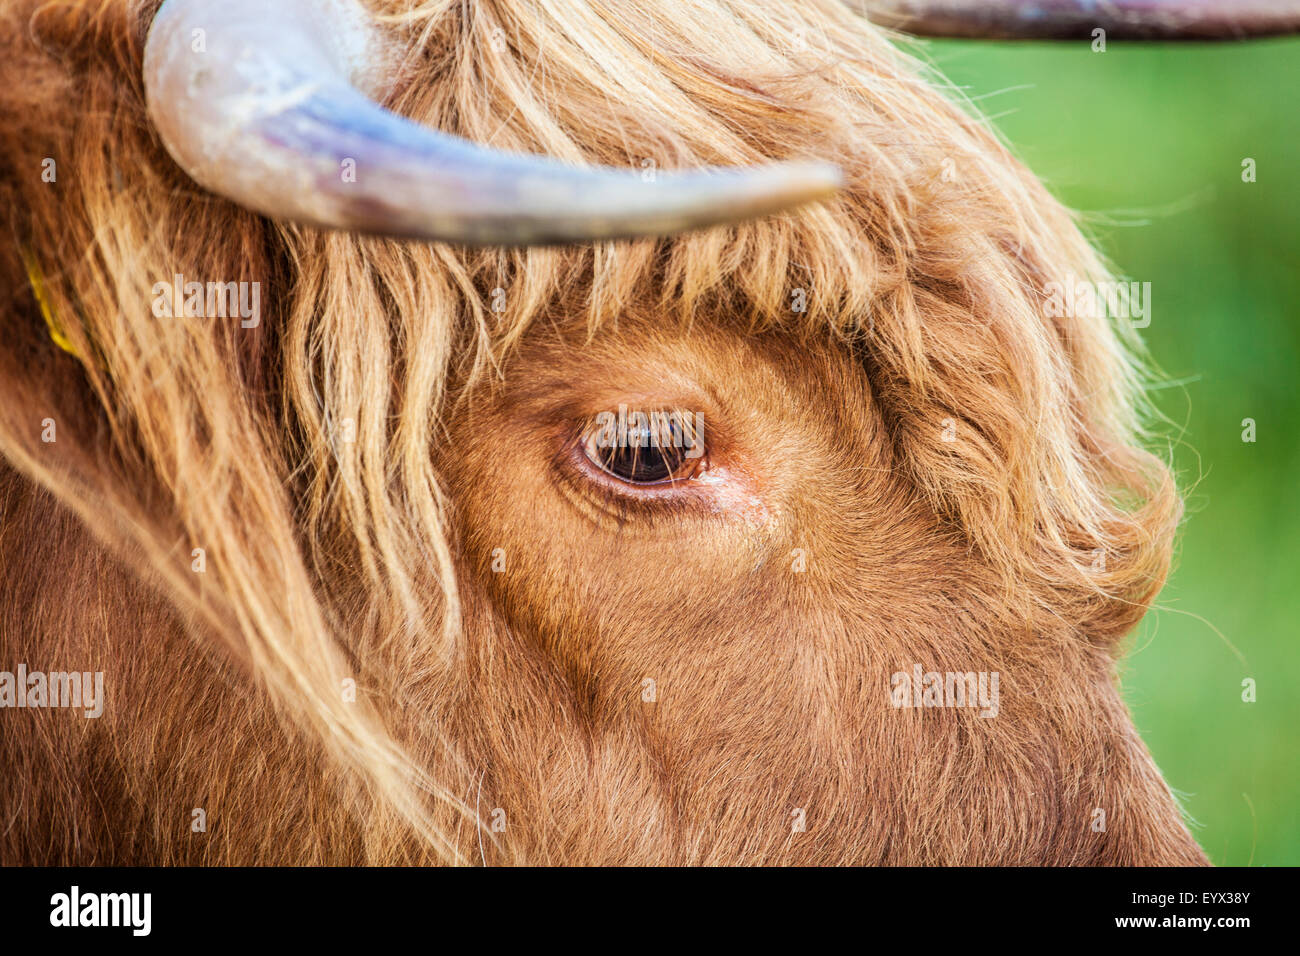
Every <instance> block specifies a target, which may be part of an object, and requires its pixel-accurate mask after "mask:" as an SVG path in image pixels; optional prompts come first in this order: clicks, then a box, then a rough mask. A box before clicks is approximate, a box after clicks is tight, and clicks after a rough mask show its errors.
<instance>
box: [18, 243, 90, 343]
mask: <svg viewBox="0 0 1300 956" xmlns="http://www.w3.org/2000/svg"><path fill="white" fill-rule="evenodd" d="M22 254H23V263H24V265H26V266H27V279H28V281H29V282H31V284H32V292H33V293H35V295H36V304H37V305H39V306H40V307H41V318H43V319H44V320H45V326H46V328H48V329H49V330H50V338H51V339H53V340H54V344H55V345H57V346H58V347H59V348H61V349H63V351H65V352H67V353H68V354H69V355H71V356H72V357H73V358H80V357H81V356H79V355H77V350H76V349H74V348H73V347H72V343H71V342H70V341H68V337H67V336H66V335H64V334H63V329H61V328H60V327H59V323H58V321H57V320H56V319H55V318H54V309H53V307H52V306H51V305H50V294H49V291H48V290H47V289H46V288H45V277H44V276H43V275H41V267H40V266H39V265H37V263H36V257H35V256H34V255H32V252H31V250H30V249H28V248H27V247H26V246H23V247H22Z"/></svg>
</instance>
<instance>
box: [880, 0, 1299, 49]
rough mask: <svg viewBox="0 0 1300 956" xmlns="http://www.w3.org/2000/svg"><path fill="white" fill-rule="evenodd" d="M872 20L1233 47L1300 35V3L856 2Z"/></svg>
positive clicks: (941, 31) (954, 29)
mask: <svg viewBox="0 0 1300 956" xmlns="http://www.w3.org/2000/svg"><path fill="white" fill-rule="evenodd" d="M855 2H856V6H857V7H858V8H859V9H861V10H862V12H863V13H865V14H866V16H867V19H869V20H871V21H872V22H873V23H877V24H879V25H880V26H885V27H892V28H894V29H896V30H901V31H903V32H905V33H913V34H916V35H918V36H932V37H983V38H988V39H1037V40H1073V39H1079V38H1087V37H1089V36H1091V34H1092V31H1093V30H1096V29H1098V28H1100V29H1103V30H1105V31H1106V36H1107V38H1108V39H1116V40H1231V39H1244V38H1246V37H1252V36H1271V35H1276V34H1283V33H1297V32H1300V0H1019V2H1017V0H855Z"/></svg>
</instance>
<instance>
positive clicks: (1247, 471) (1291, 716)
mask: <svg viewBox="0 0 1300 956" xmlns="http://www.w3.org/2000/svg"><path fill="white" fill-rule="evenodd" d="M909 46H910V44H909ZM916 49H917V52H920V53H921V55H922V56H924V57H926V58H928V59H929V60H930V61H931V62H933V63H934V64H935V65H936V66H937V67H938V68H939V70H940V71H941V72H943V73H944V74H945V75H946V76H947V77H948V78H949V80H951V82H952V83H953V84H954V85H955V86H957V87H958V88H960V89H961V90H962V92H964V93H965V95H967V96H968V97H970V98H971V99H972V100H974V102H975V104H976V106H977V107H978V108H979V109H980V110H982V111H983V112H984V113H985V115H987V116H989V117H990V118H991V119H992V120H993V121H994V125H995V126H997V127H998V128H999V129H1000V130H1001V131H1002V133H1003V134H1004V136H1005V138H1006V139H1007V140H1008V141H1009V142H1010V143H1011V145H1012V147H1013V149H1014V150H1015V151H1016V152H1017V154H1018V155H1019V156H1020V157H1021V158H1022V159H1023V160H1024V161H1025V162H1026V163H1027V164H1028V165H1029V167H1030V168H1031V169H1032V170H1034V172H1036V173H1037V174H1038V175H1039V176H1040V177H1041V178H1042V179H1043V180H1044V181H1045V182H1046V183H1047V184H1048V185H1049V187H1050V188H1051V189H1052V190H1053V191H1054V192H1055V193H1056V195H1058V196H1059V197H1060V198H1061V199H1062V200H1063V201H1064V202H1065V203H1066V204H1067V205H1069V206H1071V207H1072V208H1074V209H1077V210H1080V211H1082V212H1084V213H1086V222H1087V223H1088V229H1089V230H1090V233H1091V234H1092V235H1093V236H1094V237H1095V238H1096V240H1097V241H1098V243H1099V244H1100V247H1101V248H1102V250H1103V251H1104V252H1105V254H1106V255H1107V256H1108V258H1109V259H1110V260H1111V262H1112V263H1113V264H1114V266H1115V267H1116V269H1117V270H1118V271H1119V272H1120V273H1121V274H1123V275H1125V276H1126V277H1128V278H1131V279H1134V280H1137V281H1149V282H1150V283H1151V313H1150V314H1151V325H1150V327H1148V328H1146V329H1144V330H1142V332H1141V333H1140V334H1141V335H1142V336H1143V338H1144V340H1145V342H1146V344H1147V347H1148V348H1149V350H1150V353H1151V357H1152V358H1153V360H1154V362H1155V363H1156V365H1157V366H1158V367H1159V369H1160V371H1161V372H1162V374H1163V376H1164V378H1165V382H1164V384H1163V385H1162V387H1161V388H1160V389H1159V390H1158V391H1156V392H1155V393H1153V397H1154V398H1155V399H1156V402H1157V405H1158V406H1159V408H1160V409H1161V411H1162V412H1163V413H1164V415H1166V416H1167V417H1168V419H1169V421H1168V422H1167V423H1164V424H1163V425H1162V427H1161V433H1162V436H1163V438H1164V439H1165V444H1163V445H1162V446H1161V448H1162V449H1164V450H1165V451H1166V452H1167V454H1168V455H1169V456H1170V457H1171V458H1172V460H1173V462H1174V463H1175V465H1176V467H1177V470H1178V474H1179V477H1180V481H1181V484H1182V486H1183V489H1184V492H1185V494H1186V495H1187V504H1188V511H1187V516H1186V519H1185V521H1184V525H1183V530H1182V534H1181V538H1180V541H1179V546H1178V552H1177V556H1176V559H1175V567H1174V572H1173V575H1172V577H1171V579H1170V582H1169V584H1168V586H1167V587H1166V588H1165V590H1164V591H1163V592H1162V594H1161V595H1160V598H1159V601H1158V603H1159V605H1160V608H1161V609H1160V610H1154V611H1152V612H1151V613H1150V614H1148V615H1147V617H1146V619H1145V620H1144V621H1143V623H1142V625H1141V626H1140V627H1139V629H1138V631H1137V632H1136V633H1135V635H1134V637H1133V638H1132V640H1131V641H1130V646H1131V650H1130V653H1129V655H1128V657H1127V658H1126V660H1125V663H1124V664H1123V669H1122V674H1123V688H1124V696H1125V699H1126V700H1127V701H1128V703H1129V706H1130V708H1131V709H1132V711H1133V716H1134V719H1135V720H1136V722H1137V726H1138V729H1139V730H1140V731H1141V732H1142V736H1143V737H1144V739H1145V740H1146V742H1147V745H1148V746H1149V747H1150V749H1151V752H1152V753H1153V754H1154V756H1155V759H1156V762H1157V764H1159V766H1160V768H1161V770H1162V771H1163V772H1164V775H1165V779H1166V780H1167V781H1168V782H1169V785H1170V786H1171V787H1172V788H1173V789H1174V790H1175V791H1176V792H1177V793H1179V795H1180V796H1181V798H1182V801H1183V806H1184V808H1185V809H1186V810H1187V812H1188V814H1189V815H1190V817H1191V818H1192V820H1193V832H1194V833H1195V834H1196V837H1197V839H1198V840H1199V841H1200V843H1201V845H1202V846H1203V847H1204V848H1205V851H1206V852H1207V853H1208V854H1209V856H1210V859H1211V860H1212V861H1213V862H1215V863H1217V864H1233V865H1245V864H1248V863H1249V864H1253V865H1256V866H1259V865H1283V864H1285V865H1296V864H1300V814H1298V813H1297V810H1298V806H1297V803H1298V801H1297V797H1298V796H1300V762H1298V761H1297V734H1298V733H1300V642H1297V640H1296V632H1297V608H1298V607H1300V599H1298V598H1297V584H1298V583H1300V574H1298V573H1297V572H1298V571H1300V516H1298V513H1297V507H1296V506H1297V484H1298V483H1297V480H1296V475H1297V469H1298V468H1300V440H1298V439H1297V422H1300V388H1297V376H1298V374H1300V184H1297V182H1296V174H1297V173H1298V172H1300V39H1295V40H1292V39H1281V40H1278V39H1270V40H1257V41H1252V42H1246V43H1231V44H1189V45H1181V44H1148V45H1142V44H1136V43H1125V42H1119V41H1111V42H1109V43H1108V44H1107V49H1106V51H1105V52H1104V53H1098V52H1093V51H1092V49H1091V44H1090V43H1089V42H1088V41H1083V42H1075V43H1060V44H1054V43H1009V42H987V41H985V42H980V41H953V40H945V41H932V42H926V43H922V44H919V45H918V47H917V48H916ZM1247 157H1250V158H1253V159H1254V160H1255V161H1256V164H1257V165H1256V182H1254V183H1244V182H1242V160H1243V159H1245V158H1247ZM1245 418H1253V419H1254V420H1255V422H1256V441H1255V442H1254V443H1253V444H1249V443H1246V442H1243V440H1242V430H1243V428H1242V419H1245ZM1216 632H1217V633H1216ZM1220 635H1221V636H1220ZM1228 642H1230V643H1231V645H1233V646H1235V647H1236V648H1237V650H1238V651H1240V653H1241V655H1242V657H1244V660H1245V662H1244V663H1243V662H1242V661H1241V660H1239V659H1238V657H1237V655H1236V654H1235V653H1234V652H1233V650H1232V649H1231V647H1229V646H1228ZM1248 677H1249V678H1253V679H1254V680H1255V682H1256V694H1257V700H1256V702H1255V703H1244V702H1243V701H1242V691H1243V688H1242V681H1243V679H1245V678H1248Z"/></svg>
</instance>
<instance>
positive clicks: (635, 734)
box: [0, 0, 1205, 864]
mask: <svg viewBox="0 0 1300 956" xmlns="http://www.w3.org/2000/svg"><path fill="white" fill-rule="evenodd" d="M161 6H162V10H161V12H160V10H159V8H160V3H159V2H158V0H100V2H94V0H39V2H37V0H11V2H9V3H7V4H6V5H5V6H4V9H3V11H0V77H2V79H3V82H2V83H0V104H2V107H0V122H2V123H3V124H4V129H3V132H4V144H5V148H4V151H3V164H4V175H3V178H2V180H0V191H2V193H3V198H2V200H0V209H3V215H4V217H5V219H6V225H7V229H6V237H5V239H4V240H3V242H0V269H2V270H3V272H2V273H0V275H2V279H0V281H3V288H4V289H5V290H7V291H8V292H9V296H8V298H7V300H6V304H5V307H4V312H3V316H2V318H0V337H2V339H3V341H0V457H2V459H3V466H2V467H3V473H2V474H0V666H3V667H4V669H6V670H8V671H13V670H15V669H16V667H17V665H19V664H23V665H24V667H25V668H26V669H29V670H31V671H50V672H54V671H58V672H77V673H84V674H87V675H89V674H99V673H101V672H102V675H103V690H102V692H101V693H100V695H99V697H100V700H99V705H100V706H102V714H101V715H100V716H98V717H96V718H94V719H90V718H87V717H85V716H83V715H82V713H81V712H79V711H71V710H52V709H49V708H45V707H42V706H40V705H39V703H36V704H34V705H33V706H24V707H23V708H21V709H18V708H16V707H15V708H12V709H9V708H6V709H4V710H0V767H2V768H3V773H0V860H2V861H3V862H5V863H14V862H32V863H67V864H97V863H127V864H133V863H167V864H181V863H190V864H213V863H232V864H270V863H300V864H320V863H425V862H449V863H485V864H500V863H585V864H612V863H663V864H696V863H699V864H716V863H747V864H748V863H804V864H818V863H845V864H849V863H852V864H874V863H879V864H900V863H902V864H976V863H997V864H1135V863H1137V864H1195V863H1203V862H1204V861H1205V857H1204V856H1203V854H1202V852H1201V850H1200V849H1199V848H1198V846H1197V845H1196V842H1195V841H1194V840H1193V838H1192V836H1191V835H1190V833H1189V831H1188V828H1187V826H1186V825H1185V824H1184V822H1183V819H1182V816H1181V814H1180V811H1179V808H1178V805H1177V803H1176V802H1175V800H1174V798H1173V797H1172V796H1171V794H1170V791H1169V789H1168V788H1167V786H1166V785H1165V783H1164V781H1163V780H1162V778H1161V776H1160V773H1159V772H1158V770H1157V769H1156V766H1155V764H1154V763H1153V762H1152V759H1151V757H1150V755H1149V754H1148V752H1147V750H1146V749H1145V747H1144V746H1143V744H1142V742H1141V740H1140V739H1139V737H1138V735H1137V733H1136V731H1135V729H1134V727H1133V724H1132V721H1131V720H1130V717H1129V715H1128V712H1127V711H1126V709H1125V706H1124V704H1123V702H1122V700H1121V698H1120V695H1119V691H1118V688H1117V684H1116V658H1117V648H1118V647H1119V645H1120V641H1121V639H1122V638H1123V637H1124V636H1125V635H1126V634H1127V633H1128V632H1129V631H1130V630H1131V629H1132V628H1133V626H1134V624H1135V623H1136V622H1137V621H1138V620H1139V619H1140V618H1141V617H1142V615H1143V614H1144V612H1145V611H1146V610H1147V608H1148V607H1149V605H1150V604H1151V602H1152V600H1153V598H1154V596H1155V595H1156V593H1157V591H1158V590H1159V588H1160V586H1161V584H1162V582H1163V580H1164V578H1165V575H1166V573H1167V570H1168V567H1169V563H1170V553H1171V547H1172V541H1173V536H1174V533H1175V529H1176V526H1177V524H1178V521H1179V517H1180V507H1181V506H1180V498H1179V494H1178V492H1177V490H1176V488H1175V485H1174V482H1173V480H1172V478H1171V475H1170V472H1169V470H1168V468H1167V467H1166V465H1165V464H1164V463H1162V461H1161V460H1159V459H1158V458H1156V457H1153V456H1152V455H1151V454H1148V453H1147V452H1146V451H1144V450H1143V447H1142V445H1143V440H1144V435H1143V431H1142V428H1143V420H1144V404H1143V389H1142V386H1143V374H1144V373H1143V367H1142V364H1141V361H1140V357H1139V351H1138V342H1137V339H1136V337H1135V336H1134V334H1133V331H1132V329H1131V327H1130V326H1129V325H1128V324H1127V323H1125V322H1123V321H1119V320H1117V319H1116V317H1115V316H1113V315H1111V314H1109V313H1110V310H1107V309H1099V310H1083V309H1067V310H1059V309H1058V310H1053V309H1049V308H1045V299H1046V298H1047V296H1048V294H1049V293H1048V289H1049V287H1050V284H1052V283H1056V284H1061V283H1066V282H1071V283H1078V282H1084V283H1090V284H1092V287H1094V288H1102V287H1105V286H1106V284H1107V283H1109V282H1112V281H1113V278H1112V277H1111V276H1110V275H1109V274H1108V272H1107V269H1106V267H1105V266H1104V264H1103V263H1102V262H1101V261H1100V259H1099V257H1098V256H1097V254H1096V253H1095V252H1094V250H1093V249H1092V248H1091V246H1090V245H1089V243H1088V242H1087V241H1086V240H1085V239H1084V238H1083V236H1082V235H1081V233H1080V231H1079V229H1078V228H1077V226H1076V224H1075V223H1074V221H1073V220H1072V218H1071V216H1070V215H1069V214H1068V213H1067V211H1066V210H1065V209H1063V208H1062V206H1061V205H1060V204H1059V203H1058V202H1057V201H1056V200H1055V199H1053V198H1052V196H1051V195H1050V194H1049V193H1048V192H1047V191H1046V190H1045V189H1044V188H1043V186H1042V185H1040V184H1039V183H1038V182H1037V181H1036V180H1035V178H1034V177H1033V176H1032V175H1031V174H1030V173H1029V172H1027V171H1026V170H1025V169H1024V168H1023V167H1022V166H1021V165H1020V164H1019V163H1018V162H1017V161H1016V160H1015V159H1014V158H1013V157H1012V156H1011V155H1010V154H1009V153H1008V151H1007V150H1006V149H1005V148H1004V147H1003V146H1002V145H1001V144H1000V142H999V141H998V139H997V138H996V136H995V135H994V134H992V133H991V132H990V131H989V129H988V128H987V126H986V125H985V124H984V123H983V122H981V121H980V120H979V119H977V118H974V117H973V114H972V113H971V112H970V111H968V109H967V108H966V107H964V106H963V105H962V104H960V103H958V102H956V98H955V97H953V96H950V95H948V94H947V93H945V91H944V88H943V86H942V84H941V82H940V81H939V80H938V79H937V78H936V77H934V76H932V75H931V74H930V73H929V72H928V71H927V69H926V68H925V67H924V66H923V65H922V64H920V63H919V62H918V61H917V60H915V59H913V58H911V57H909V56H908V55H906V54H905V53H903V52H900V50H899V49H898V48H897V47H896V46H895V45H894V44H893V43H892V42H891V37H890V36H888V35H887V34H886V33H885V32H884V31H882V30H881V29H880V28H879V27H877V26H873V25H872V24H870V23H868V21H867V20H866V19H864V18H863V17H862V16H861V14H860V13H859V12H856V11H855V10H853V9H851V8H850V6H848V5H845V4H843V3H840V2H838V0H803V2H790V0H696V2H692V3H689V4H678V3H667V2H660V0H627V2H624V0H554V2H551V0H543V2H523V0H473V2H468V3H466V2H462V0H423V2H419V0H368V2H367V3H366V4H365V5H364V7H363V6H361V5H359V4H356V3H353V2H351V0H332V2H317V3H309V2H306V0H294V2H284V3H270V4H268V3H253V2H249V0H238V2H229V3H222V4H206V3H202V2H198V0H169V2H168V3H167V4H165V5H161ZM994 6H998V5H994ZM1120 6H1124V5H1123V4H1121V5H1120ZM899 24H900V25H904V26H906V25H907V23H906V22H905V21H899ZM920 26H923V24H920V25H918V29H919V28H920ZM378 103H382V107H381V106H380V105H378ZM399 117H404V118H405V119H401V118H399ZM411 121H413V122H411ZM700 167H713V169H711V170H704V171H701V170H700ZM721 167H725V168H721ZM174 277H183V279H184V281H182V280H180V279H176V280H175V281H174ZM189 282H194V283H198V284H199V289H200V292H199V293H198V294H199V296H200V300H202V299H204V295H203V293H204V291H205V290H207V289H208V288H209V287H216V288H218V289H222V290H232V292H230V293H221V295H222V296H225V297H227V298H228V299H229V300H230V301H231V302H232V303H235V304H236V305H238V303H239V296H238V295H236V294H233V290H235V289H239V288H250V289H251V288H253V286H252V285H251V284H252V283H256V284H257V286H256V288H257V289H258V290H259V292H260V294H259V295H258V297H257V302H258V303H259V321H257V322H256V323H250V322H246V321H241V320H240V318H239V316H240V315H241V310H240V309H236V308H226V309H220V310H216V309H214V310H211V313H209V310H208V309H207V307H206V301H203V302H201V303H200V300H196V308H197V305H198V304H202V305H203V308H202V309H201V310H198V311H196V310H191V309H187V308H185V307H184V299H185V296H186V295H187V294H188V293H186V292H185V288H184V287H185V286H187V285H188V284H189ZM158 283H164V284H165V283H172V284H173V285H178V286H180V287H181V288H170V287H169V289H170V291H169V294H168V295H167V296H164V298H165V299H166V300H167V301H168V302H170V303H172V305H173V306H174V307H171V308H167V309H155V308H154V307H153V306H154V303H155V300H156V299H158V298H159V296H160V293H159V292H157V291H155V287H156V286H157V284H158ZM243 283H248V284H250V285H249V286H247V287H245V286H242V285H237V284H243ZM248 301H252V297H251V296H250V297H249V300H248ZM218 313H219V314H218ZM624 408H626V409H630V410H635V411H637V412H639V413H640V414H641V415H642V416H643V418H644V421H652V422H654V425H653V427H650V428H649V429H648V430H647V429H646V428H645V427H644V425H643V424H642V421H643V420H642V419H637V418H631V422H632V423H631V424H630V425H628V424H625V427H624V428H623V429H622V432H621V437H620V438H619V439H618V440H614V441H610V440H608V437H609V436H608V422H609V417H608V416H610V415H611V414H612V415H618V414H620V413H621V411H622V410H623V409H624ZM602 416H603V417H602ZM623 420H624V422H625V423H626V422H627V421H628V420H629V417H628V416H624V419H623ZM602 429H604V432H602ZM602 433H603V434H605V436H606V440H600V441H598V440H596V439H595V438H594V436H597V435H599V434H602ZM629 435H631V436H632V437H633V438H634V439H635V440H631V439H629V438H628V436H629ZM684 449H695V450H697V453H694V454H690V455H687V454H684V453H683V452H684ZM900 674H901V675H903V676H904V677H906V678H907V683H908V687H909V689H908V691H907V692H906V694H903V693H901V692H898V691H897V688H898V687H899V686H901V684H902V683H903V681H902V680H901V679H900V680H895V676H896V675H900ZM931 674H933V675H934V680H931V679H930V677H929V675H931ZM936 681H937V682H938V683H937V684H936ZM917 684H919V686H915V685H917ZM27 692H28V689H27V688H26V687H16V688H15V694H23V695H25V694H26V693H27ZM932 692H933V693H932ZM24 703H25V704H27V703H30V701H29V699H28V698H26V697H24ZM1099 821H1101V825H1098V822H1099Z"/></svg>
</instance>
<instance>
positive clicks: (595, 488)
mask: <svg viewBox="0 0 1300 956" xmlns="http://www.w3.org/2000/svg"><path fill="white" fill-rule="evenodd" d="M599 427H600V425H599V423H598V422H597V421H596V419H595V418H591V419H589V420H586V421H584V422H582V423H581V424H580V425H579V427H578V428H577V429H576V431H575V432H573V433H571V435H570V437H569V438H568V440H567V441H565V442H563V444H562V445H561V446H560V448H559V449H558V450H557V452H556V455H555V459H554V462H553V465H554V467H555V471H556V473H557V474H558V475H559V477H560V479H561V480H562V481H563V482H564V484H565V486H566V487H567V488H568V489H569V490H570V491H571V492H573V493H576V494H577V495H579V496H580V497H581V498H583V499H585V500H586V501H588V502H589V503H590V504H592V505H593V506H595V507H597V508H599V510H600V511H601V512H602V513H603V514H605V515H608V516H609V517H611V518H613V519H614V520H615V521H616V522H617V523H618V524H623V523H625V522H627V521H630V520H634V519H638V518H662V517H666V516H668V515H670V514H674V513H684V512H685V510H686V509H689V508H692V506H693V505H695V504H696V503H697V502H696V500H694V499H697V498H698V497H699V496H700V495H701V494H702V493H703V491H702V489H701V488H700V487H699V486H698V485H695V484H694V483H693V481H692V479H694V478H697V477H698V476H699V475H701V474H703V473H704V472H705V471H707V470H708V468H709V459H710V452H709V449H708V446H707V445H705V446H704V449H703V454H702V455H701V456H700V457H699V459H698V464H697V466H696V467H695V468H694V469H693V470H692V472H691V474H690V476H688V477H682V478H673V479H668V480H663V481H657V482H649V483H635V482H629V481H626V480H624V479H623V478H621V477H619V476H618V475H616V474H613V473H612V472H610V471H608V470H606V469H605V468H602V467H601V466H600V464H598V463H597V462H596V461H593V460H592V458H591V456H590V455H589V454H588V450H587V446H588V444H589V442H590V441H591V439H592V436H593V433H594V430H595V429H597V428H599Z"/></svg>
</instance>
